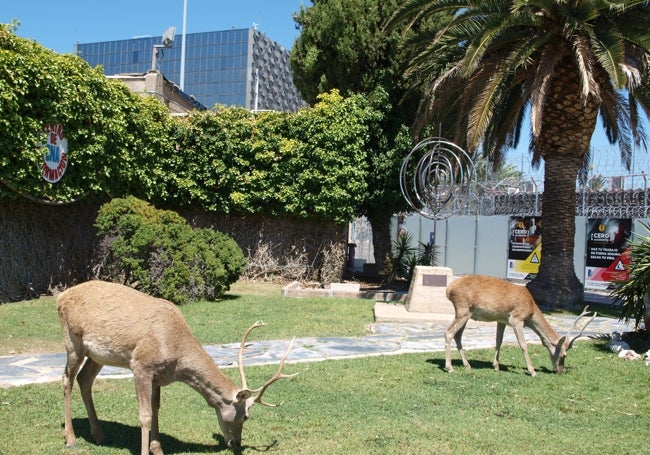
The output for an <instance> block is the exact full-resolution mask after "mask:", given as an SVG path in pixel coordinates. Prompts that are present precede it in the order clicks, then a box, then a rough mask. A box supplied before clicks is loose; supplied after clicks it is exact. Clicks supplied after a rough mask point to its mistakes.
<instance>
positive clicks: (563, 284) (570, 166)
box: [528, 56, 598, 308]
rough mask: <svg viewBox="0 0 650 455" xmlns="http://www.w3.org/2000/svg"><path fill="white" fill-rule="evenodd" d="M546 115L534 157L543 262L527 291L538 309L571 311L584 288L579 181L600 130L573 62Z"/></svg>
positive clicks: (563, 71)
mask: <svg viewBox="0 0 650 455" xmlns="http://www.w3.org/2000/svg"><path fill="white" fill-rule="evenodd" d="M551 87H552V88H551V93H549V95H548V98H547V100H546V103H545V105H544V107H543V109H542V115H543V117H542V118H543V122H542V127H541V130H540V132H539V135H538V137H537V138H535V139H534V140H533V148H534V151H535V152H536V153H537V154H538V156H541V157H542V158H544V166H545V168H544V194H543V196H542V232H543V234H542V235H543V237H542V238H543V240H542V260H541V264H540V267H539V273H538V274H537V276H536V277H535V278H534V279H533V280H532V281H531V282H530V283H528V289H529V290H530V292H531V294H532V295H533V297H534V298H535V301H536V302H537V304H538V305H539V306H542V307H546V308H555V307H564V308H573V307H575V306H577V305H580V304H582V300H583V291H584V287H583V285H582V283H581V282H580V280H578V277H577V276H576V273H575V266H574V262H573V252H574V242H575V232H576V226H575V213H576V201H577V199H576V179H577V176H578V170H579V169H580V167H581V165H582V163H583V160H584V157H585V155H586V154H587V152H588V151H589V146H590V142H591V136H592V135H593V132H594V129H595V128H596V117H597V114H598V102H597V101H596V100H595V99H593V97H591V96H590V97H589V98H588V99H587V100H585V99H584V98H583V97H581V96H580V78H579V76H578V71H577V67H576V63H575V61H574V60H573V59H572V58H571V57H570V56H569V57H568V58H565V59H563V61H562V62H560V64H559V65H558V68H557V71H556V76H555V78H554V80H553V81H552V83H551Z"/></svg>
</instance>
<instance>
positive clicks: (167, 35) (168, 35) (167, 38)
mask: <svg viewBox="0 0 650 455" xmlns="http://www.w3.org/2000/svg"><path fill="white" fill-rule="evenodd" d="M175 36H176V27H174V26H171V27H169V28H168V29H167V30H165V31H164V32H163V35H162V45H163V47H172V43H173V42H174V37H175Z"/></svg>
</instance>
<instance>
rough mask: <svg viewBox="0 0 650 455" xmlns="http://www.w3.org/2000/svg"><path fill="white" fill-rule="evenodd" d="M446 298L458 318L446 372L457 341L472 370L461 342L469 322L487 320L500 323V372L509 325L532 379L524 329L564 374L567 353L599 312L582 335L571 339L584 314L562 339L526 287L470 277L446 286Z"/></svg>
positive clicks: (450, 333)
mask: <svg viewBox="0 0 650 455" xmlns="http://www.w3.org/2000/svg"><path fill="white" fill-rule="evenodd" d="M447 298H448V299H449V300H451V302H452V303H453V304H454V309H455V312H456V317H455V318H454V320H453V322H452V323H451V325H450V326H449V328H448V329H447V331H446V332H445V354H446V359H445V370H447V371H449V372H452V371H454V369H453V368H452V366H451V340H452V338H453V339H454V340H455V341H456V347H457V348H458V351H459V352H460V357H461V359H462V361H463V365H464V366H465V367H466V368H471V366H470V364H469V362H468V361H467V357H466V356H465V351H464V350H463V345H462V342H461V339H462V337H463V331H464V330H465V326H466V325H467V321H469V320H470V319H474V320H476V321H487V322H493V321H496V323H497V339H496V352H495V354H494V361H493V362H492V365H493V366H494V369H495V370H497V371H498V370H499V350H500V349H501V343H502V342H503V332H504V330H505V328H506V325H509V326H511V327H512V328H513V330H514V332H515V336H516V337H517V342H518V343H519V347H520V348H521V350H522V351H523V353H524V359H526V367H527V368H528V372H529V373H530V375H531V376H535V374H536V373H535V369H534V368H533V365H532V363H531V362H530V357H529V356H528V348H527V346H526V339H525V338H524V327H529V328H530V329H532V330H533V332H535V333H536V334H537V336H539V338H540V340H541V341H542V344H543V345H544V346H545V347H546V349H548V352H549V354H550V356H551V363H552V364H553V371H554V372H556V373H563V372H564V359H565V358H566V354H567V351H568V350H569V349H571V348H572V347H573V343H574V341H575V340H576V339H577V338H579V337H580V336H581V335H582V332H584V330H585V328H586V327H587V326H588V325H589V324H590V323H591V321H593V320H594V318H595V317H596V314H597V313H594V315H593V316H592V317H591V319H589V320H588V321H587V323H586V324H585V325H584V326H583V327H582V330H581V331H580V333H579V334H578V335H577V336H575V337H574V338H571V332H572V331H573V330H574V329H575V328H576V325H577V324H578V321H579V320H580V319H581V318H583V317H584V316H586V315H588V312H587V309H588V308H589V307H585V309H584V311H583V312H582V314H580V316H578V318H577V319H576V320H575V322H574V323H573V327H572V328H571V330H569V333H568V334H567V335H566V336H562V337H561V336H559V335H558V334H557V333H556V332H555V330H553V327H551V325H550V324H549V323H548V321H547V320H546V318H545V317H544V315H543V314H542V312H541V311H540V309H539V307H538V306H537V304H536V303H535V300H534V299H533V296H532V295H531V294H530V292H529V291H528V289H527V288H526V287H525V286H520V285H517V284H513V283H509V282H507V281H504V280H501V279H499V278H494V277H491V276H482V275H470V276H465V277H462V278H459V279H457V280H455V281H453V282H452V283H451V284H449V286H447Z"/></svg>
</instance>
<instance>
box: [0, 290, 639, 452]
mask: <svg viewBox="0 0 650 455" xmlns="http://www.w3.org/2000/svg"><path fill="white" fill-rule="evenodd" d="M41 300H44V302H40V301H38V302H36V301H34V302H27V303H26V305H36V306H35V307H34V308H36V309H40V310H43V311H44V312H48V311H49V312H51V310H52V303H51V302H49V303H48V302H47V299H41ZM222 304H223V305H225V307H222V306H219V309H220V310H223V309H226V310H227V312H228V314H227V316H221V317H223V318H224V319H221V321H224V320H225V321H227V322H228V324H232V325H237V324H240V325H241V327H244V328H245V327H246V326H248V325H249V324H250V322H251V320H255V319H265V320H266V319H268V322H269V325H268V326H267V327H265V328H263V329H259V330H258V331H257V333H256V336H259V337H261V336H262V334H265V336H268V338H275V337H278V338H280V337H282V338H286V336H285V329H291V330H288V331H287V332H286V334H288V333H291V334H294V332H295V334H297V335H298V336H303V335H305V334H306V333H309V332H310V331H311V333H309V334H310V335H326V334H330V335H335V334H347V335H348V336H354V335H361V334H363V333H364V331H365V324H366V323H367V322H369V321H370V319H371V317H372V312H371V308H372V304H371V302H364V301H354V300H339V299H322V300H319V299H314V300H311V299H306V300H299V299H295V300H294V299H282V298H278V297H276V295H275V294H274V293H273V294H272V295H263V294H262V295H259V294H258V295H252V294H246V295H244V294H241V295H239V294H236V293H235V294H233V297H232V298H230V299H227V300H225V301H224V302H220V303H219V304H218V305H222ZM11 305H22V304H11ZM203 305H204V304H197V305H190V306H187V307H183V308H182V310H183V312H184V313H185V314H186V317H187V318H188V320H191V321H193V322H191V323H190V326H192V328H193V329H194V330H195V331H200V332H203V333H204V335H202V336H216V337H217V338H219V339H221V337H223V341H227V342H232V341H237V340H238V339H239V337H240V336H241V328H237V329H224V330H223V331H222V332H219V335H215V334H214V333H213V332H214V331H215V328H216V327H218V326H219V324H218V323H217V322H212V319H214V318H215V316H214V312H213V311H208V309H206V308H212V307H211V305H212V306H214V305H217V304H210V305H206V306H205V307H204V306H203ZM41 306H43V307H42V308H41ZM266 306H269V307H271V308H270V309H268V310H267V309H266V308H265V307H266ZM4 310H5V306H3V307H0V317H1V318H2V319H0V320H2V321H4V316H5V314H3V313H2V311H4ZM12 311H15V310H12ZM265 311H268V314H265V313H264V312H265ZM275 313H277V314H278V315H279V316H275V317H274V316H273V315H274V314H275ZM26 314H27V312H26ZM260 314H262V316H263V317H255V316H259V315H260ZM359 314H360V315H359ZM29 319H30V318H27V319H25V324H26V325H29V323H28V322H27V321H28V320H29ZM45 319H46V318H45ZM347 319H352V321H351V322H349V323H347V324H343V320H347ZM2 324H3V325H2V326H0V335H1V336H2V339H3V340H4V339H5V338H6V336H7V335H6V333H5V330H6V325H5V323H4V322H3V323H2ZM39 324H41V327H42V330H43V331H47V330H53V329H56V331H57V333H59V332H58V331H59V327H58V322H56V321H54V322H47V323H46V322H41V323H39ZM342 324H343V326H342ZM30 330H31V329H30ZM32 332H33V335H32V336H33V338H34V339H35V340H34V341H37V340H36V339H37V338H40V337H41V336H42V337H43V338H48V337H49V335H48V334H46V333H43V332H41V333H38V332H37V331H32ZM52 338H55V337H54V336H52ZM531 341H532V340H531ZM605 342H606V341H603V340H596V341H580V342H578V343H577V346H576V347H575V348H574V349H573V350H572V351H571V352H570V354H569V357H568V360H567V366H568V370H567V373H566V374H564V375H555V374H553V373H551V372H550V371H549V370H550V367H551V365H550V360H549V358H548V353H547V351H546V349H544V348H543V347H542V346H540V345H538V344H535V345H531V346H530V347H529V350H530V354H531V357H532V359H533V363H534V364H535V366H536V368H537V370H538V376H537V377H535V378H531V377H530V376H528V375H527V374H526V370H525V366H524V363H523V359H522V358H521V351H520V350H519V348H518V347H515V346H506V347H504V349H503V351H502V355H501V364H502V371H500V372H495V371H493V370H492V368H491V360H492V355H493V353H492V351H491V350H480V351H474V352H472V353H471V359H472V365H473V367H474V368H473V369H472V370H466V369H464V368H462V366H461V365H460V361H459V360H455V366H457V368H456V371H455V372H454V373H453V374H449V373H446V372H444V371H443V370H442V367H443V366H444V353H441V352H435V353H426V354H408V355H399V356H381V357H370V358H362V359H354V360H338V361H325V362H317V363H298V364H291V365H287V366H285V372H286V373H293V372H299V375H298V376H297V377H296V378H294V379H292V380H287V381H280V382H278V383H276V384H274V385H273V386H272V387H271V388H270V389H269V391H268V392H267V394H266V395H265V399H266V400H268V401H270V402H272V403H275V402H283V405H282V406H280V407H277V408H265V407H261V406H260V407H256V408H254V409H253V411H252V418H251V419H250V420H249V421H248V422H247V423H246V425H245V427H244V435H243V438H244V441H243V442H244V448H243V450H242V452H243V453H245V454H246V453H247V454H255V453H259V452H265V453H269V454H327V455H330V454H342V455H343V454H345V455H347V454H361V455H364V454H434V453H435V454H551V453H563V454H580V455H583V454H586V453H589V454H636V453H644V452H645V451H646V449H644V447H646V445H647V428H648V425H649V424H650V396H649V395H650V390H649V389H648V387H647V384H648V380H647V377H648V371H650V370H648V367H646V366H645V365H644V364H643V362H625V361H622V360H620V359H619V358H618V357H616V356H615V355H614V354H612V353H611V352H609V351H608V350H606V349H605V346H604V344H605ZM22 343H23V344H25V345H30V343H29V342H28V341H27V340H26V339H25V340H23V342H22ZM47 344H48V343H44V345H47ZM19 346H22V344H19ZM454 358H455V359H457V358H458V356H457V355H455V357H454ZM224 371H225V373H226V374H227V375H229V376H230V377H231V378H233V380H234V381H235V382H238V378H237V371H236V369H226V370H224ZM274 371H275V367H273V366H264V367H250V368H247V373H248V377H249V383H251V384H259V383H261V382H263V381H264V380H265V379H266V378H268V377H269V376H270V375H271V374H273V372H274ZM94 396H95V402H96V406H97V411H98V413H99V418H100V421H101V422H102V425H103V429H104V433H105V434H106V436H107V438H108V439H109V441H108V442H107V443H106V445H104V446H98V445H96V444H94V443H93V442H92V439H91V438H90V434H89V428H88V420H87V416H86V413H85V410H84V408H83V404H82V400H81V397H80V396H79V392H78V388H75V389H74V393H73V415H74V426H75V430H76V433H77V437H78V444H79V448H78V449H77V450H76V451H71V450H63V429H62V424H63V400H62V393H61V387H60V384H58V383H54V384H43V385H30V386H24V387H16V388H9V389H0V454H7V455H12V454H30V455H31V454H34V453H48V454H49V453H69V454H73V453H74V454H111V455H112V454H136V453H138V451H139V437H140V436H139V435H140V430H139V423H138V413H137V405H136V401H135V393H134V387H133V383H132V381H131V380H130V379H122V380H98V381H97V383H96V385H95V393H94ZM160 426H161V431H162V434H163V436H162V445H163V449H164V450H165V453H167V454H192V453H231V451H230V450H229V449H227V448H226V447H225V445H224V443H223V438H222V437H221V434H220V430H219V426H218V424H217V419H216V416H215V413H214V411H213V410H212V409H211V408H210V407H208V406H207V405H206V403H205V401H204V400H203V398H202V397H201V396H200V395H198V394H197V393H196V392H194V391H193V390H192V389H190V388H189V387H187V386H186V385H184V384H172V385H170V386H168V387H165V388H163V392H162V407H161V415H160Z"/></svg>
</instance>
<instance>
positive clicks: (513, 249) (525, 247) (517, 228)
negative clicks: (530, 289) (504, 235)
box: [507, 216, 542, 280]
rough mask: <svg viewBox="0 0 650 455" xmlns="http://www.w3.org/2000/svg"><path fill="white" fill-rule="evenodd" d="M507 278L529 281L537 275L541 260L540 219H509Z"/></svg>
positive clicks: (524, 217)
mask: <svg viewBox="0 0 650 455" xmlns="http://www.w3.org/2000/svg"><path fill="white" fill-rule="evenodd" d="M509 230H510V233H509V236H508V238H509V245H508V272H507V277H508V278H512V279H516V280H523V279H526V280H529V279H532V278H534V277H535V275H537V272H538V271H539V264H540V262H541V260H542V219H541V218H535V217H534V216H512V217H510V227H509Z"/></svg>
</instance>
